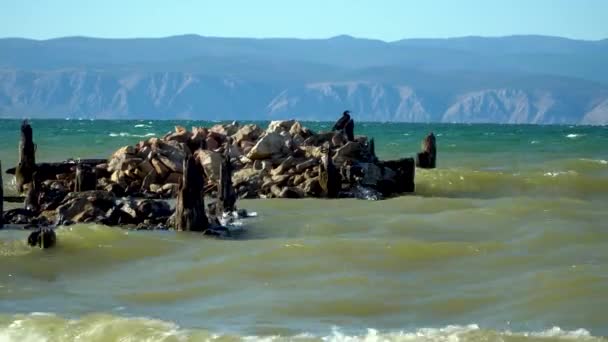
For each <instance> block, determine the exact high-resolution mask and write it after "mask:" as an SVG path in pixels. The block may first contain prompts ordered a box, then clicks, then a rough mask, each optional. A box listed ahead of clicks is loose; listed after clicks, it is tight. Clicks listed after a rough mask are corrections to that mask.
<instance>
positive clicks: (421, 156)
mask: <svg viewBox="0 0 608 342" xmlns="http://www.w3.org/2000/svg"><path fill="white" fill-rule="evenodd" d="M436 161H437V143H436V140H435V135H434V134H433V132H431V133H429V134H428V135H427V136H426V137H425V138H424V140H422V152H420V153H418V154H417V156H416V166H418V167H419V168H422V169H434V168H435V165H436Z"/></svg>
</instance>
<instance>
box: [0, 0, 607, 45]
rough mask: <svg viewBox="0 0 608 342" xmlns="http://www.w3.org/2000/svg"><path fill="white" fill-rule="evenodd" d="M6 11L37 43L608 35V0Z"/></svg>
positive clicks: (150, 4)
mask: <svg viewBox="0 0 608 342" xmlns="http://www.w3.org/2000/svg"><path fill="white" fill-rule="evenodd" d="M0 9H1V10H0V32H2V34H3V36H6V37H24V38H31V39H50V38H54V37H70V36H87V37H100V38H134V37H138V38H147V37H168V36H174V35H179V34H181V33H186V32H191V33H192V34H199V35H203V36H212V37H251V38H261V37H294V38H301V39H311V38H313V39H319V38H324V37H334V36H337V35H340V34H347V35H351V36H355V37H367V38H370V39H378V40H383V41H387V42H390V41H395V40H399V39H406V38H408V37H416V38H448V37H467V36H485V37H502V36H511V35H522V34H534V35H543V36H557V37H565V38H570V39H582V40H600V39H605V38H606V37H608V25H606V23H605V19H604V16H605V15H603V14H602V13H604V14H605V13H608V2H606V1H601V0H582V1H577V2H573V1H568V0H537V1H533V2H531V1H525V0H513V1H483V0H462V1H458V2H452V1H446V0H429V1H399V0H384V1H382V2H381V3H377V2H373V1H368V0H357V1H347V0H335V1H331V2H325V1H322V0H309V1H305V2H304V1H290V2H284V1H280V0H260V1H256V2H255V3H254V2H248V1H239V0H227V1H211V0H203V1H190V0H186V1H180V2H179V3H174V2H167V1H163V0H149V1H145V0H133V1H128V2H122V1H120V0H107V1H104V2H87V3H86V5H83V4H82V3H80V2H78V1H75V0H56V1H51V0H41V1H36V2H35V3H34V2H32V1H20V2H15V1H12V2H8V3H5V4H2V5H0ZM109 23H111V25H109ZM311 23H314V25H311Z"/></svg>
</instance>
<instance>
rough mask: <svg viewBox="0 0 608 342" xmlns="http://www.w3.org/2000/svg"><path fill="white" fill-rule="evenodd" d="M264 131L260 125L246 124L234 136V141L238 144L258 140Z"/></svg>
mask: <svg viewBox="0 0 608 342" xmlns="http://www.w3.org/2000/svg"><path fill="white" fill-rule="evenodd" d="M263 133H264V131H263V130H262V129H261V128H260V127H258V125H254V124H249V125H245V126H243V127H241V128H239V130H238V131H237V132H236V133H235V134H234V135H233V136H232V139H233V140H234V142H235V143H236V144H238V145H240V144H241V142H243V141H256V140H258V138H259V137H260V136H261V135H262V134H263Z"/></svg>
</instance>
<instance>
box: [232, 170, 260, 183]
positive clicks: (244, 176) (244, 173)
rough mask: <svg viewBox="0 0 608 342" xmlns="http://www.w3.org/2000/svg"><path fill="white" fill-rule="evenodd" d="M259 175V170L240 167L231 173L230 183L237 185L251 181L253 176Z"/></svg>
mask: <svg viewBox="0 0 608 342" xmlns="http://www.w3.org/2000/svg"><path fill="white" fill-rule="evenodd" d="M259 175H260V171H258V170H255V169H253V168H244V169H240V170H238V171H236V172H234V173H233V174H232V184H233V185H234V186H235V187H237V186H239V185H241V184H243V183H247V182H249V181H251V180H252V179H253V178H254V177H259Z"/></svg>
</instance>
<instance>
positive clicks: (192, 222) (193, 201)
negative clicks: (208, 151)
mask: <svg viewBox="0 0 608 342" xmlns="http://www.w3.org/2000/svg"><path fill="white" fill-rule="evenodd" d="M204 187H205V178H204V170H203V167H202V165H201V164H200V162H199V160H198V158H194V157H193V156H192V155H188V156H187V157H186V159H185V160H184V174H183V176H182V181H181V182H180V184H179V189H178V192H177V204H176V207H175V229H176V230H180V231H205V230H206V229H207V228H208V227H209V220H207V215H206V214H205V200H204V196H205V193H204Z"/></svg>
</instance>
